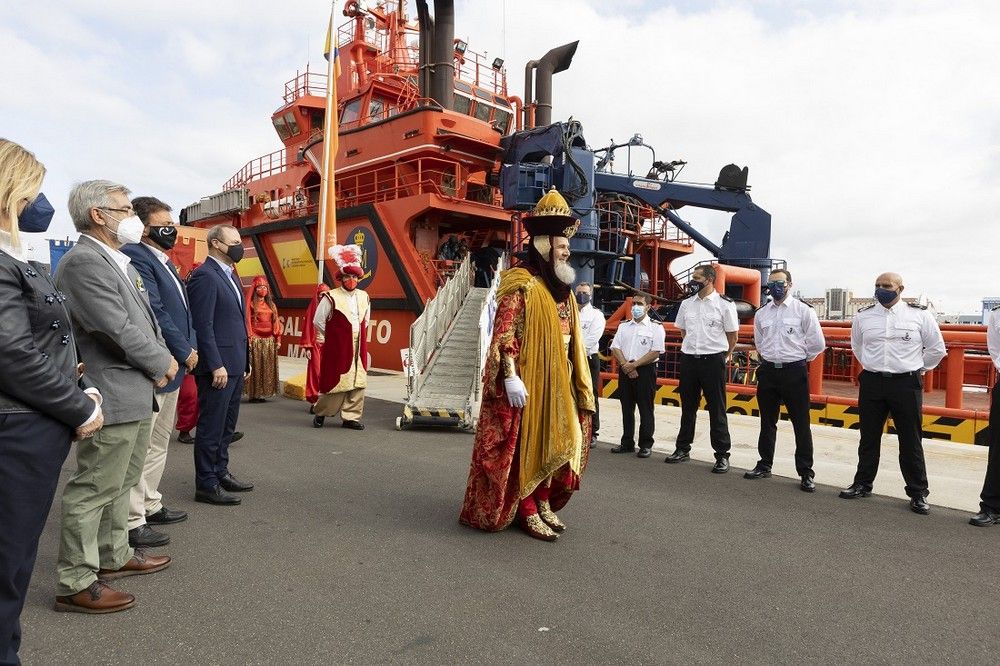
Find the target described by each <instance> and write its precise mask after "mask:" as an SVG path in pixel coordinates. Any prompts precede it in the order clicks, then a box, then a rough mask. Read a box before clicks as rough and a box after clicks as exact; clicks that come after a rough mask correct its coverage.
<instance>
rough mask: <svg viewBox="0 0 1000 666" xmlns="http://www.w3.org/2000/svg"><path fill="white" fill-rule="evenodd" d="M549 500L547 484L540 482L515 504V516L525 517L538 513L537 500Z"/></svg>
mask: <svg viewBox="0 0 1000 666" xmlns="http://www.w3.org/2000/svg"><path fill="white" fill-rule="evenodd" d="M548 501H549V486H547V485H545V483H541V484H539V485H538V487H537V488H535V492H533V493H531V494H530V495H528V496H527V497H525V498H524V499H523V500H521V502H520V503H519V504H518V505H517V517H518V518H527V517H528V516H533V515H535V514H536V513H538V502H548Z"/></svg>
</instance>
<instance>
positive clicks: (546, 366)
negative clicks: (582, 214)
mask: <svg viewBox="0 0 1000 666" xmlns="http://www.w3.org/2000/svg"><path fill="white" fill-rule="evenodd" d="M523 224H524V228H525V229H526V230H527V232H528V234H529V235H530V236H531V242H530V244H529V245H528V259H527V261H526V262H525V264H524V265H522V266H520V267H518V268H512V269H510V270H508V271H505V272H504V273H503V275H502V276H501V278H500V286H499V288H498V289H497V313H496V319H495V322H494V326H493V339H492V341H491V343H490V349H489V352H488V355H487V361H486V369H485V372H484V376H483V402H482V408H481V410H480V415H479V425H478V428H477V430H476V439H475V444H474V445H473V450H472V466H471V468H470V470H469V484H468V487H467V489H466V491H465V503H464V505H463V506H462V513H461V516H460V517H459V520H460V521H461V522H462V523H463V524H465V525H468V526H470V527H475V528H477V529H481V530H486V531H490V532H495V531H499V530H502V529H505V528H507V527H509V526H510V524H511V523H512V522H514V519H515V518H517V519H518V521H519V523H520V525H521V527H522V528H523V529H524V531H526V532H527V533H528V534H529V535H531V536H533V537H535V538H536V539H542V540H544V541H554V540H555V539H556V538H557V537H558V533H559V532H562V531H563V530H564V529H565V528H566V526H565V524H563V522H562V521H561V520H560V519H559V517H558V516H557V515H556V514H555V511H556V510H558V509H560V508H562V507H563V506H564V505H565V504H566V502H568V501H569V497H570V495H571V494H572V492H573V491H574V490H577V489H578V488H579V487H580V476H581V475H582V474H583V470H584V468H585V467H586V465H587V456H588V453H589V450H590V449H589V446H588V445H587V444H585V443H588V444H589V442H590V436H591V415H592V414H593V412H594V394H593V389H592V388H591V381H590V368H589V364H588V362H587V349H586V346H585V344H584V340H583V335H582V333H581V331H580V321H579V316H578V311H577V305H576V300H575V299H574V298H573V297H572V292H571V291H570V285H571V284H572V283H573V281H574V279H575V274H574V271H573V268H572V267H571V266H570V265H569V263H568V262H569V255H570V252H569V239H570V237H572V236H573V234H575V233H576V230H577V228H578V227H579V225H580V222H579V220H576V219H574V218H573V217H572V215H571V211H570V208H569V206H568V205H567V204H566V200H565V199H563V197H562V195H560V194H559V193H558V192H557V191H556V190H555V188H553V189H552V190H551V191H549V192H548V193H547V194H546V195H545V196H543V197H542V199H541V200H540V201H539V202H538V205H537V206H535V210H534V211H533V212H532V214H531V215H528V216H525V218H524V220H523Z"/></svg>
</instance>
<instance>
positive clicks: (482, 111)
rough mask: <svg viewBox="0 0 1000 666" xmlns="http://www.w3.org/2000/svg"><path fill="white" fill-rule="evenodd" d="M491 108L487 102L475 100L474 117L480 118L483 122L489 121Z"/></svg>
mask: <svg viewBox="0 0 1000 666" xmlns="http://www.w3.org/2000/svg"><path fill="white" fill-rule="evenodd" d="M491 110H492V108H491V107H490V106H489V105H488V104H484V103H483V102H476V113H475V116H476V118H478V119H479V120H482V121H483V122H489V121H490V111H491Z"/></svg>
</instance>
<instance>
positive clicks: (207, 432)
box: [194, 375, 243, 490]
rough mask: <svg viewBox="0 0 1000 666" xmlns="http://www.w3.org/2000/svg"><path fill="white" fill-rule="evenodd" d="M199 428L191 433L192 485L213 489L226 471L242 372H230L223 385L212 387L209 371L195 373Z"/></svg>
mask: <svg viewBox="0 0 1000 666" xmlns="http://www.w3.org/2000/svg"><path fill="white" fill-rule="evenodd" d="M194 379H195V383H197V384H198V430H197V432H195V437H194V470H195V487H196V488H197V489H198V490H212V489H213V488H215V487H216V486H217V485H219V479H221V478H222V477H224V476H225V475H226V474H229V442H230V440H231V439H232V438H233V432H234V431H235V430H236V420H237V419H238V418H239V416H240V397H241V396H242V395H243V375H236V376H233V375H229V381H228V382H227V383H226V387H225V388H222V389H216V388H212V375H195V378H194Z"/></svg>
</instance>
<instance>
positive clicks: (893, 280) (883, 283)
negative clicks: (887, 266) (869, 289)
mask: <svg viewBox="0 0 1000 666" xmlns="http://www.w3.org/2000/svg"><path fill="white" fill-rule="evenodd" d="M890 285H891V286H890ZM875 286H876V287H882V288H883V289H899V290H900V291H902V287H903V277H902V276H901V275H900V274H899V273H882V275H879V276H878V277H877V278H875Z"/></svg>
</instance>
